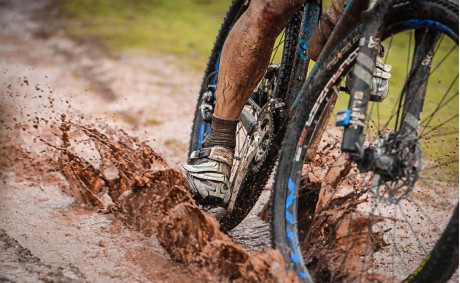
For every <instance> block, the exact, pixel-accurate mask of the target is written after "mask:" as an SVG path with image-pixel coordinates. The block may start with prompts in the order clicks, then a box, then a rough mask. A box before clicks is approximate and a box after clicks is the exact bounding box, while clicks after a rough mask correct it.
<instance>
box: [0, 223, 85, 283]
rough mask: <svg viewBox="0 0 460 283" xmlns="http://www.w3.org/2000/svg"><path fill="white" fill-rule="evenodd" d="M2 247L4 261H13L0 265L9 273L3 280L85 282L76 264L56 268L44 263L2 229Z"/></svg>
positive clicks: (3, 270) (0, 271)
mask: <svg viewBox="0 0 460 283" xmlns="http://www.w3.org/2000/svg"><path fill="white" fill-rule="evenodd" d="M0 247H1V248H0V258H1V259H2V262H10V263H12V264H10V265H9V266H6V265H3V264H2V265H0V273H1V274H7V275H6V276H1V277H0V281H2V282H17V281H23V282H24V281H28V282H31V281H45V282H84V281H85V279H86V278H85V276H84V275H83V274H82V273H81V272H80V270H78V268H77V267H75V266H72V265H69V266H67V267H65V268H64V267H58V268H54V267H52V266H50V265H47V264H44V263H43V262H42V261H41V260H40V259H39V258H37V257H35V256H34V255H33V254H32V253H31V251H30V250H28V249H26V248H24V247H23V246H21V245H20V244H19V243H18V242H17V241H16V240H15V239H13V238H11V237H10V236H9V235H8V234H7V233H6V232H5V231H4V230H0ZM12 270H14V272H12Z"/></svg>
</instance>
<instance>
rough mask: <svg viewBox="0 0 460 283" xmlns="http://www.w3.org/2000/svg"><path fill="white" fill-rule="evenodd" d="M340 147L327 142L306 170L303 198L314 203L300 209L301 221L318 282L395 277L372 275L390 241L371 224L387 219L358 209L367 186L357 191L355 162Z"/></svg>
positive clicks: (366, 280)
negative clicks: (378, 255)
mask: <svg viewBox="0 0 460 283" xmlns="http://www.w3.org/2000/svg"><path fill="white" fill-rule="evenodd" d="M339 147H340V146H339V145H338V144H337V143H335V144H334V143H333V142H329V143H325V144H324V143H323V144H322V145H320V147H319V151H318V152H317V154H316V156H315V157H313V159H312V160H310V162H309V163H307V164H306V165H305V166H304V168H303V171H302V183H301V192H300V198H301V200H300V201H304V202H305V203H310V205H306V206H305V208H304V209H303V210H302V211H301V212H300V213H301V215H302V217H300V219H306V220H307V221H305V222H304V223H302V224H301V225H300V227H299V230H300V232H299V233H300V237H301V238H303V239H304V240H303V242H302V246H303V249H304V250H305V251H307V253H306V254H305V257H306V258H307V266H308V270H309V271H310V272H311V275H312V276H313V277H314V278H315V279H316V280H317V281H318V282H362V281H363V280H364V282H388V281H391V278H388V277H386V276H384V275H381V274H370V273H369V274H367V272H368V271H369V270H370V269H371V268H372V266H373V256H372V255H373V254H374V253H376V252H378V251H379V249H380V248H381V247H382V246H384V245H386V244H385V242H384V240H383V232H381V231H380V232H373V231H369V227H371V223H373V224H374V223H377V222H379V221H381V219H378V218H376V217H372V218H371V217H370V216H369V215H367V214H365V213H363V212H361V211H359V210H358V206H359V205H360V204H362V203H365V202H366V201H367V199H366V198H365V197H363V196H364V195H365V193H366V190H363V191H357V190H356V187H359V186H357V185H358V184H356V180H354V179H353V177H352V176H353V173H354V169H353V167H352V163H351V161H350V160H348V159H347V158H346V155H345V154H341V153H340V150H339ZM324 168H326V169H324ZM327 168H328V169H327ZM315 203H316V207H315ZM350 243H353V247H352V248H350V246H351V244H350ZM363 255H366V257H365V258H366V259H365V262H363V260H362V258H363ZM344 259H346V261H345V260H344ZM363 274H366V275H365V277H366V278H363Z"/></svg>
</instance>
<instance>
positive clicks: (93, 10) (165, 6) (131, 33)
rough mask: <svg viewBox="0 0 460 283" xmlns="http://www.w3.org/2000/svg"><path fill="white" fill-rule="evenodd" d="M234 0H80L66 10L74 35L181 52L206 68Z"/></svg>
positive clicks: (119, 46) (118, 47) (119, 47)
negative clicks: (223, 20) (217, 35)
mask: <svg viewBox="0 0 460 283" xmlns="http://www.w3.org/2000/svg"><path fill="white" fill-rule="evenodd" d="M230 3H231V1H229V0H132V1H128V0H76V1H64V2H63V3H62V12H63V13H64V15H65V17H66V18H67V19H68V21H67V24H66V26H67V30H68V32H69V34H70V35H71V36H72V37H74V38H85V37H98V38H99V39H101V40H102V42H103V43H104V45H105V46H106V47H108V48H109V49H110V50H112V51H115V52H119V51H130V52H136V53H140V54H143V55H148V54H154V53H163V54H172V55H177V56H178V57H179V58H180V59H181V61H182V62H183V63H185V64H184V66H189V67H191V69H195V70H198V69H203V68H204V66H205V64H206V60H207V59H208V56H209V53H210V51H211V48H212V45H213V43H214V38H215V36H216V34H217V32H218V30H219V27H220V24H221V22H222V19H223V17H224V16H225V13H226V11H227V9H228V7H229V5H230Z"/></svg>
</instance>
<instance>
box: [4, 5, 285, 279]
mask: <svg viewBox="0 0 460 283" xmlns="http://www.w3.org/2000/svg"><path fill="white" fill-rule="evenodd" d="M1 5H2V9H1V10H0V13H1V15H0V24H1V26H2V31H1V33H0V38H1V39H2V47H1V48H0V59H1V60H0V70H1V75H2V79H1V81H0V91H1V98H0V99H1V108H2V111H1V113H0V116H1V119H0V120H1V121H0V127H1V131H0V133H1V135H0V142H1V148H0V151H1V156H2V158H1V160H0V169H1V170H0V177H1V180H2V183H1V184H0V193H1V195H2V197H1V198H0V215H1V217H0V228H1V229H3V230H4V231H5V233H6V234H7V235H8V237H9V238H11V239H12V240H14V241H17V242H18V245H20V246H21V247H23V248H24V249H27V250H28V251H30V253H31V254H32V255H33V256H34V257H35V258H37V259H38V260H34V261H33V262H31V263H30V264H28V265H30V266H31V267H30V268H29V267H28V269H24V268H23V269H24V270H25V271H24V272H28V273H29V275H24V272H23V273H21V274H22V275H15V274H19V273H17V272H16V267H15V266H16V265H19V266H21V265H20V256H19V254H18V253H11V256H7V257H5V258H3V257H2V261H1V263H0V269H1V274H2V276H4V278H8V279H9V280H19V281H21V280H20V278H21V277H22V276H24V277H23V278H24V279H26V278H29V277H27V276H30V278H35V279H33V280H32V279H31V281H34V280H35V281H40V280H45V279H40V278H42V277H43V276H42V273H43V272H47V273H49V272H54V273H56V274H58V273H59V270H62V272H63V277H62V278H61V279H62V281H68V280H67V277H68V278H70V279H72V278H74V277H75V276H77V277H75V278H76V279H75V278H74V279H72V280H80V279H81V280H84V281H89V282H100V281H106V282H107V281H111V282H127V281H129V282H148V281H153V282H184V281H185V282H190V281H194V282H210V281H211V282H215V281H226V280H230V279H231V278H232V279H235V280H236V281H238V280H240V281H251V280H252V281H254V280H255V281H257V280H268V281H276V280H278V281H283V280H288V279H286V278H289V277H282V276H283V271H282V270H283V266H284V265H283V264H282V262H281V256H280V255H279V254H278V253H277V252H275V251H273V250H269V251H267V253H266V254H264V255H261V254H254V255H252V254H250V253H249V252H248V251H247V250H246V249H245V248H242V247H240V246H238V245H237V244H235V243H233V242H232V241H231V239H230V237H229V236H227V235H224V234H222V233H220V232H219V230H218V226H217V224H216V222H215V221H214V220H213V219H211V218H209V217H208V216H206V215H204V214H202V213H201V211H199V210H198V209H197V207H196V206H195V205H194V203H193V202H192V200H191V198H190V196H189V195H188V192H187V190H186V189H185V187H184V179H183V177H182V176H181V174H180V173H179V172H177V171H175V170H174V169H173V168H174V167H175V168H177V165H176V164H177V162H179V161H182V160H184V159H185V154H186V149H187V140H188V136H189V131H190V128H191V125H190V123H191V121H192V119H191V116H192V114H193V108H194V105H195V102H196V97H195V95H196V93H197V91H198V87H199V86H198V84H199V82H200V76H201V74H197V75H196V76H195V75H193V74H188V73H183V72H181V71H180V70H179V69H177V68H176V67H175V63H174V60H175V58H172V57H153V58H144V57H142V58H141V57H137V56H135V55H131V54H120V55H113V54H110V53H107V50H105V49H104V48H101V47H100V46H99V45H98V44H97V42H96V45H95V44H94V42H93V41H90V42H86V41H84V42H75V41H72V40H70V39H69V38H68V37H67V36H66V34H65V31H64V30H63V29H62V27H61V23H60V21H61V19H59V18H56V15H58V10H56V9H55V8H56V6H54V5H53V3H52V2H49V1H46V0H43V1H35V2H34V4H30V3H28V1H25V0H24V1H2V2H1ZM3 8H4V9H3ZM128 94H129V95H128ZM178 109H179V110H178ZM63 114H64V115H65V116H64V115H63ZM83 125H84V126H83ZM121 129H124V130H121ZM172 129H174V130H172ZM63 132H65V133H68V134H67V135H64V136H63V135H62V133H63ZM100 133H104V135H105V136H102V135H101V134H100ZM132 136H137V137H139V138H137V139H134V138H132ZM96 146H97V147H99V148H95V147H96ZM91 147H92V149H90V148H91ZM152 148H154V149H158V150H159V151H161V153H162V155H163V156H164V157H165V158H167V159H168V160H169V161H170V162H171V164H172V166H170V165H167V164H166V162H165V160H164V159H163V158H162V157H160V156H159V155H158V154H156V153H155V152H154V151H153V149H152ZM99 150H101V151H102V152H105V154H106V155H104V156H100V155H98V153H99ZM123 151H126V152H123ZM128 155H129V156H128ZM101 157H102V160H97V158H101ZM112 161H116V162H112ZM106 162H109V163H110V162H112V164H111V165H110V166H105V165H104V164H106ZM139 162H140V163H139ZM101 166H102V167H101ZM117 166H118V167H117ZM146 168H149V169H148V170H147V169H146ZM96 169H97V170H96ZM98 170H99V171H98ZM75 172H80V175H78V174H77V175H76V176H74V177H72V176H73V174H74V173H75ZM120 172H122V173H120ZM62 173H64V174H62ZM64 175H65V176H66V177H68V179H66V178H65V177H64ZM85 182H86V183H85ZM155 186H158V190H153V189H152V188H154V187H155ZM160 189H161V190H160ZM131 191H133V192H134V193H133V194H132V195H130V196H128V195H127V194H128V192H131ZM70 196H71V197H70ZM147 197H148V199H149V200H150V197H151V201H150V202H145V205H144V204H143V201H144V200H145V199H147ZM266 199H267V197H266V196H265V200H266ZM164 200H165V202H164ZM166 200H167V201H166ZM262 205H263V204H262ZM258 207H259V208H260V207H261V205H260V204H259V205H258ZM256 209H257V208H256ZM147 210H150V211H151V213H152V215H151V217H150V216H149V217H146V216H145V214H146V213H147ZM254 223H257V225H254ZM193 225H195V226H193ZM267 227H268V226H267V225H266V224H265V223H263V222H261V221H260V220H259V219H258V217H256V216H255V215H254V214H252V215H251V216H250V217H248V219H246V220H245V223H244V224H242V225H241V226H240V227H238V228H237V229H235V230H234V231H232V232H231V233H230V235H231V237H232V238H233V239H234V240H235V241H236V242H237V243H240V244H242V245H243V246H244V247H246V248H248V250H250V251H254V250H257V251H264V250H266V247H267V246H268V243H269V236H268V228H267ZM197 229H198V230H197ZM257 231H262V232H261V233H258V232H257ZM189 240H190V241H189ZM216 255H219V256H216ZM184 263H185V264H184ZM33 265H35V266H33ZM70 266H72V268H73V267H75V268H76V269H75V270H79V272H80V273H78V272H77V273H75V274H77V275H75V274H73V273H69V272H71V271H72V270H74V269H72V268H71V267H70ZM18 268H19V267H18ZM21 268H22V267H21ZM268 269H271V270H272V272H267V270H268ZM68 270H70V271H69V272H68ZM21 272H22V271H21ZM72 272H73V271H72ZM75 272H76V271H75ZM78 274H79V275H78ZM273 274H275V276H273ZM58 275H59V276H61V275H60V273H59V274H58ZM58 275H56V276H58ZM80 275H81V276H80ZM5 276H6V277H5ZM53 276H54V275H53ZM66 276H67V277H66ZM78 276H80V277H78ZM276 276H281V277H276ZM284 276H286V274H284ZM43 278H44V277H43ZM50 278H53V280H56V281H59V280H61V279H59V278H58V277H50ZM283 278H284V279H283ZM70 279H69V280H70ZM5 280H6V279H5Z"/></svg>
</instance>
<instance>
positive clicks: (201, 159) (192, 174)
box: [182, 146, 234, 206]
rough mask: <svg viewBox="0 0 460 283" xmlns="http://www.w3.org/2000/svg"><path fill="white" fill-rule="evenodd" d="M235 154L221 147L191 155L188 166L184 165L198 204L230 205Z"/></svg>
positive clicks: (203, 149)
mask: <svg viewBox="0 0 460 283" xmlns="http://www.w3.org/2000/svg"><path fill="white" fill-rule="evenodd" d="M233 154H234V153H233V150H231V149H228V148H226V147H221V146H214V147H209V148H202V149H200V150H197V151H194V152H193V153H192V154H191V156H190V160H189V163H188V164H182V167H183V168H184V169H185V171H186V173H187V178H188V181H189V183H190V190H191V192H192V193H193V195H194V196H195V198H196V200H197V202H199V203H200V204H213V205H219V206H226V205H227V204H228V202H229V201H230V197H231V195H232V191H231V187H230V183H229V178H230V171H231V168H232V164H233Z"/></svg>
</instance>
